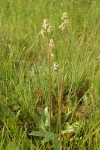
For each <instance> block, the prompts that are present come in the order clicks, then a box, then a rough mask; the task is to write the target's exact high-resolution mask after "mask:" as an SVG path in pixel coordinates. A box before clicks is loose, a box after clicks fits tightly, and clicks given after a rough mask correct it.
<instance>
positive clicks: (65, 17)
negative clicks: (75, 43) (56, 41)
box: [59, 12, 69, 31]
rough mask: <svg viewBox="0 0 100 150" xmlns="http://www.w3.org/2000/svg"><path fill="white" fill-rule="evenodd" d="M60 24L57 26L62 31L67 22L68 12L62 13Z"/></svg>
mask: <svg viewBox="0 0 100 150" xmlns="http://www.w3.org/2000/svg"><path fill="white" fill-rule="evenodd" d="M61 19H62V21H63V22H62V24H61V25H60V26H59V29H61V30H62V31H64V30H65V29H66V27H67V25H68V23H69V18H68V14H67V13H66V12H64V13H63V15H62V18H61Z"/></svg>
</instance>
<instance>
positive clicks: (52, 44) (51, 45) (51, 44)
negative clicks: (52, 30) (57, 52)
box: [49, 39, 54, 49]
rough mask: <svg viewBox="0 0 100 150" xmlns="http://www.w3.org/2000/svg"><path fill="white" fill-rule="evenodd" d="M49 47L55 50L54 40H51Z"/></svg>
mask: <svg viewBox="0 0 100 150" xmlns="http://www.w3.org/2000/svg"><path fill="white" fill-rule="evenodd" d="M49 46H50V48H51V49H52V48H54V42H53V39H50V43H49Z"/></svg>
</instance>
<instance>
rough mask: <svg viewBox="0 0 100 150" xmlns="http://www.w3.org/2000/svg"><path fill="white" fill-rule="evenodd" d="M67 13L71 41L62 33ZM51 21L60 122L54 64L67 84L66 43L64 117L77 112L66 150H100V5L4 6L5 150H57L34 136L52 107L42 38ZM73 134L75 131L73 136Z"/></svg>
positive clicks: (81, 0)
mask: <svg viewBox="0 0 100 150" xmlns="http://www.w3.org/2000/svg"><path fill="white" fill-rule="evenodd" d="M63 12H67V13H68V16H69V28H68V32H67V35H66V39H65V38H64V35H63V34H62V33H61V31H60V30H59V28H58V27H59V25H60V24H61V22H62V21H61V17H62V14H63ZM45 18H47V19H48V20H49V22H50V24H51V25H52V33H51V35H50V38H53V39H54V44H55V47H54V48H53V50H52V53H53V54H54V57H53V58H52V60H51V78H52V81H51V97H52V101H53V114H54V118H55V119H57V118H56V116H58V109H59V108H58V99H59V94H58V84H57V77H56V73H55V72H54V70H53V63H54V62H58V63H59V65H60V67H59V82H60V83H61V82H62V81H61V80H62V68H63V50H64V44H65V42H66V57H65V67H64V68H65V69H64V84H63V90H62V108H61V112H62V114H66V113H68V112H69V111H71V112H72V116H71V118H70V119H69V120H68V122H66V123H65V126H64V130H65V128H66V129H67V131H66V133H65V134H64V135H62V146H63V149H64V150H67V149H68V150H77V149H79V150H99V149H100V44H99V43H100V42H99V41H100V22H99V20H100V19H99V18H100V2H99V0H38V1H37V0H16V1H15V0H0V150H44V149H46V150H48V149H51V148H52V146H53V145H56V143H53V142H52V141H50V142H45V143H44V144H43V138H41V137H34V136H30V135H29V133H31V132H32V131H37V130H38V128H39V127H40V126H39V125H38V124H37V126H38V128H37V127H36V124H35V121H34V120H36V119H35V118H34V113H37V114H38V115H40V114H42V112H43V111H44V108H45V107H47V106H48V104H49V97H48V90H49V85H48V62H47V41H46V39H44V40H43V38H42V37H41V35H40V31H41V27H42V22H43V20H44V19H45ZM65 34H66V33H65ZM42 117H43V116H42ZM38 123H41V122H38ZM73 124H74V125H73ZM69 128H75V129H74V131H73V132H68V131H69V130H68V129H69ZM70 130H71V129H70ZM45 140H46V139H45ZM45 140H44V141H45ZM52 149H53V148H52ZM55 150H56V148H55Z"/></svg>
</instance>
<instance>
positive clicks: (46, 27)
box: [41, 19, 52, 37]
mask: <svg viewBox="0 0 100 150" xmlns="http://www.w3.org/2000/svg"><path fill="white" fill-rule="evenodd" d="M51 30H52V27H51V25H50V23H49V22H48V20H47V19H44V20H43V25H42V29H41V35H42V36H43V37H44V35H45V33H50V32H51Z"/></svg>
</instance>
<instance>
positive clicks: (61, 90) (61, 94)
mask: <svg viewBox="0 0 100 150" xmlns="http://www.w3.org/2000/svg"><path fill="white" fill-rule="evenodd" d="M65 63H66V42H65V45H64V51H63V68H62V80H61V89H60V95H59V134H60V150H62V143H61V109H62V98H63V87H64V75H65Z"/></svg>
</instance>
